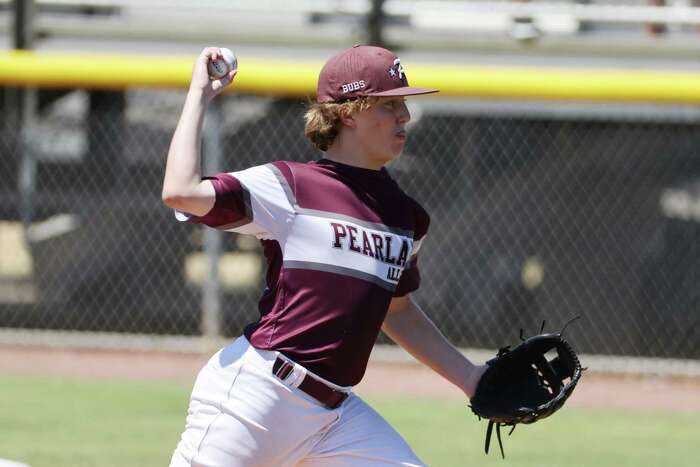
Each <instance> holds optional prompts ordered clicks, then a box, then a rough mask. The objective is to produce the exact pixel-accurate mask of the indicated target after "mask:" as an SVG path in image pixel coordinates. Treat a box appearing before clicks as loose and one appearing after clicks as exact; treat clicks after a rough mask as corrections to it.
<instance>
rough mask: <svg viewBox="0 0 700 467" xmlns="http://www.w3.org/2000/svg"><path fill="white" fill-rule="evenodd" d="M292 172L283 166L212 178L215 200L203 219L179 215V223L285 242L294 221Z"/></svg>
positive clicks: (281, 164)
mask: <svg viewBox="0 0 700 467" xmlns="http://www.w3.org/2000/svg"><path fill="white" fill-rule="evenodd" d="M291 176H292V175H291V172H290V171H289V169H288V167H287V166H286V164H284V163H271V164H265V165H260V166H256V167H251V168H249V169H246V170H242V171H239V172H228V173H219V174H216V175H213V176H211V177H205V180H210V181H211V183H212V185H213V186H214V191H215V193H216V200H215V202H214V206H213V207H212V209H211V210H210V211H209V212H208V213H207V214H205V215H203V216H194V215H191V214H187V213H183V212H179V211H176V213H175V216H176V218H177V219H178V220H180V221H184V222H190V223H195V224H204V225H208V226H209V227H214V228H216V229H220V230H226V231H229V232H236V233H241V234H248V235H254V236H256V237H258V238H260V239H263V240H269V239H274V240H282V239H284V238H285V237H286V234H287V232H288V230H289V228H290V226H291V223H292V221H293V218H294V213H295V209H294V204H295V203H294V195H293V194H292V191H291V190H292V188H291V187H292V186H293V184H290V181H291Z"/></svg>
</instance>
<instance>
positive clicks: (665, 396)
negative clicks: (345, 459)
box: [0, 346, 700, 413]
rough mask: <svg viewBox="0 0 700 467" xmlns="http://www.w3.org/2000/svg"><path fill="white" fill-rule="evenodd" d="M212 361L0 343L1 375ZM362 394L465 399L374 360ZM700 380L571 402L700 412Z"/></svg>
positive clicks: (610, 383) (109, 371)
mask: <svg viewBox="0 0 700 467" xmlns="http://www.w3.org/2000/svg"><path fill="white" fill-rule="evenodd" d="M207 359H208V356H207V355H201V354H178V353H171V352H129V351H107V350H84V349H57V348H44V347H20V346H0V375H10V374H15V375H42V376H48V375H53V376H78V377H88V378H96V379H107V380H117V381H165V382H173V383H177V384H182V385H183V386H189V385H191V384H192V382H193V381H194V377H195V375H196V374H197V371H198V370H199V368H200V367H201V366H202V365H203V364H204V363H205V361H206V360H207ZM356 391H357V393H358V394H361V395H367V396H375V397H381V396H387V395H392V396H396V397H401V396H404V397H422V398H432V399H452V400H464V396H463V394H462V393H461V392H460V391H459V390H458V389H457V388H455V387H454V386H452V385H451V384H450V383H448V382H446V381H444V380H443V379H441V378H440V377H439V376H437V375H436V374H435V373H433V372H432V371H431V370H429V369H428V368H425V367H423V366H420V365H418V364H413V363H385V362H374V361H373V362H371V363H370V365H369V367H368V369H367V373H366V375H365V378H364V380H363V381H362V383H361V384H360V385H358V386H357V388H356ZM699 395H700V379H690V378H669V377H663V378H662V377H635V376H623V375H603V374H596V373H592V372H589V373H588V374H585V375H584V378H582V380H581V383H580V384H579V388H577V390H576V392H574V394H573V396H572V398H571V403H572V405H576V406H579V407H601V408H602V407H606V408H624V409H634V410H642V411H663V412H675V413H700V396H699Z"/></svg>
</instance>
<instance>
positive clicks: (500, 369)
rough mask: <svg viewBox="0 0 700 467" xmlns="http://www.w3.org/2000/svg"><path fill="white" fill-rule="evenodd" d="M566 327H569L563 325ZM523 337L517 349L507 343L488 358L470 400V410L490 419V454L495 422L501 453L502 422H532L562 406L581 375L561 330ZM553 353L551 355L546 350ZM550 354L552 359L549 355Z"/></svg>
mask: <svg viewBox="0 0 700 467" xmlns="http://www.w3.org/2000/svg"><path fill="white" fill-rule="evenodd" d="M564 328H566V326H564ZM543 330H544V323H542V329H541V330H540V334H538V335H536V336H533V337H530V338H528V339H523V336H522V330H521V331H520V339H521V341H522V342H521V343H520V344H518V345H517V346H516V347H515V348H513V349H510V347H504V348H502V349H500V350H499V351H498V354H497V355H496V357H495V358H493V359H491V360H489V361H488V362H486V364H487V365H488V366H487V368H486V371H485V372H484V374H483V375H482V376H481V379H480V380H479V382H478V384H477V387H476V391H475V392H474V396H473V397H472V398H471V400H470V407H471V409H472V411H473V412H474V413H475V414H476V415H477V416H478V417H479V418H480V419H481V418H485V419H487V420H488V421H489V425H488V428H487V430H486V445H485V451H486V453H487V454H488V452H489V444H490V442H491V434H492V432H493V426H494V425H496V434H497V437H498V445H499V447H500V448H501V456H503V457H505V455H504V454H503V443H502V441H501V426H511V427H512V428H511V430H510V433H508V434H509V435H510V434H511V433H512V432H513V430H515V427H516V425H517V424H519V423H534V422H536V421H538V420H540V419H542V418H545V417H549V416H550V415H552V414H553V413H554V412H556V411H557V410H559V409H560V408H561V407H562V406H563V405H564V402H565V401H566V399H567V398H568V397H569V396H570V395H571V393H572V392H573V390H574V388H575V387H576V383H578V381H579V379H580V378H581V372H582V371H583V370H584V368H581V363H580V362H579V359H578V356H577V355H576V352H574V350H573V349H572V348H571V345H569V343H568V342H566V341H565V340H564V338H563V337H562V333H563V332H564V330H563V329H562V331H561V332H559V333H542V331H543ZM548 353H549V355H550V356H551V357H553V358H551V357H549V356H548V355H547V354H548ZM548 358H549V359H548Z"/></svg>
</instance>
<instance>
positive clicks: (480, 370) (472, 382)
mask: <svg viewBox="0 0 700 467" xmlns="http://www.w3.org/2000/svg"><path fill="white" fill-rule="evenodd" d="M485 371H486V365H472V366H471V368H470V370H469V372H468V373H467V378H466V382H465V385H464V393H465V394H466V395H467V397H468V398H469V399H471V398H472V397H474V393H475V392H476V386H477V385H478V384H479V380H480V379H481V375H483V374H484V372H485Z"/></svg>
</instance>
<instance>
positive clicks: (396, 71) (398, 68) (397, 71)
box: [389, 58, 403, 80]
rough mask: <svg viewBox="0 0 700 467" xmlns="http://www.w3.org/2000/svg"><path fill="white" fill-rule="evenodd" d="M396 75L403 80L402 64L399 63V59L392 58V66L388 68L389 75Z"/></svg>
mask: <svg viewBox="0 0 700 467" xmlns="http://www.w3.org/2000/svg"><path fill="white" fill-rule="evenodd" d="M396 75H398V76H399V79H400V80H403V65H401V59H400V58H397V59H395V60H394V66H393V67H391V68H389V76H391V77H392V78H393V77H395V76H396Z"/></svg>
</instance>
